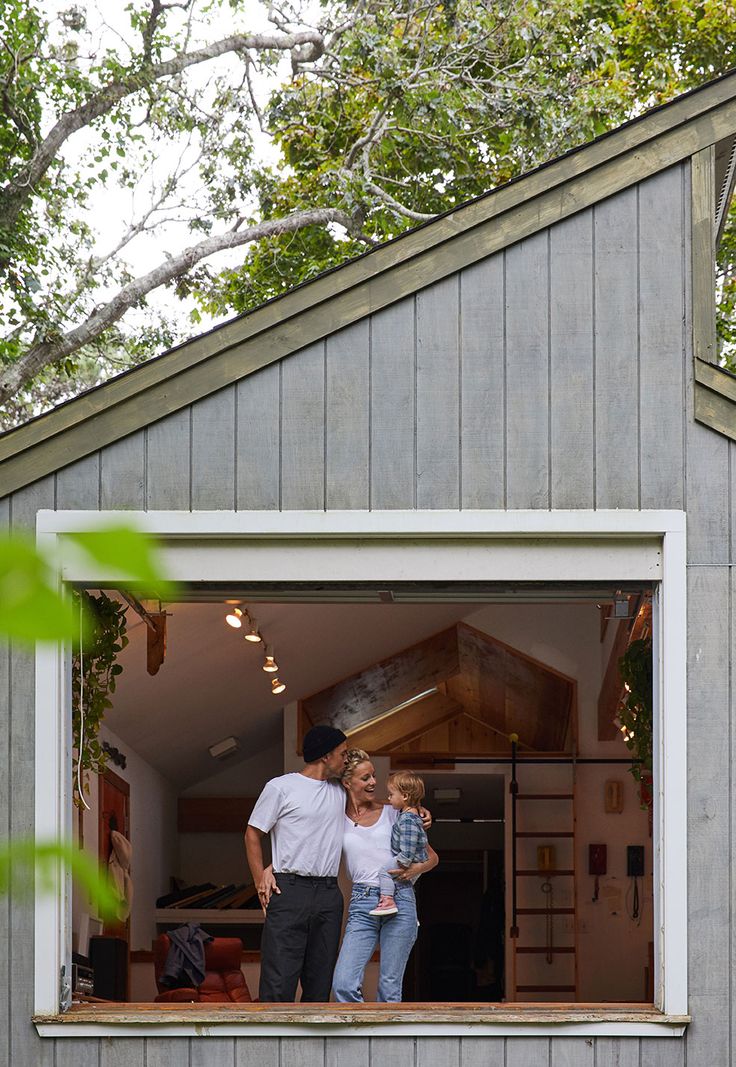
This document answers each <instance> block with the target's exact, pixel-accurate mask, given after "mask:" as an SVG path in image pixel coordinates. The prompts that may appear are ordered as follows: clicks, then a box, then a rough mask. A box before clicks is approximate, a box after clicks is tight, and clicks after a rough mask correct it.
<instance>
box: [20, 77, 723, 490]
mask: <svg viewBox="0 0 736 1067" xmlns="http://www.w3.org/2000/svg"><path fill="white" fill-rule="evenodd" d="M735 135H736V72H732V73H730V74H727V75H724V76H723V77H721V78H719V79H717V80H716V81H713V82H710V83H708V84H707V85H705V86H703V87H702V88H700V89H696V90H693V91H692V92H689V93H686V94H685V95H683V96H680V97H678V98H677V99H675V100H673V101H672V102H671V103H669V104H665V105H662V106H661V107H658V108H656V109H654V110H652V111H649V112H647V113H646V114H645V115H643V116H641V117H640V118H638V119H634V120H633V121H631V122H629V123H627V124H625V125H624V126H621V127H619V128H618V129H617V130H614V131H612V132H611V133H608V134H605V135H604V136H602V137H599V138H598V139H596V140H595V141H592V142H590V143H589V144H586V145H583V146H582V147H580V148H577V149H574V150H573V151H571V152H568V153H567V154H566V155H564V156H562V157H560V158H559V159H556V160H554V161H552V162H550V163H547V164H545V165H543V166H541V167H539V168H537V169H536V170H533V171H531V172H530V173H528V174H526V175H523V176H521V177H519V178H516V179H514V180H513V181H511V182H509V183H507V184H506V185H503V186H501V187H500V188H498V189H495V190H493V191H492V192H490V193H487V194H485V195H483V196H481V197H478V198H477V199H475V200H472V201H469V202H468V203H465V204H462V205H461V206H459V207H457V208H454V209H453V210H452V211H449V212H447V213H446V214H444V215H441V216H439V217H438V218H437V219H435V220H432V221H431V222H429V223H425V224H424V225H422V226H420V227H417V228H416V229H414V230H410V231H409V232H407V233H405V234H403V235H402V236H401V237H398V238H396V239H395V240H393V241H390V242H388V243H387V244H385V245H381V246H380V247H378V248H376V249H374V250H372V251H371V252H369V253H366V254H365V255H362V256H360V257H358V258H357V259H354V260H351V261H350V262H348V263H346V264H344V265H343V266H341V267H338V268H336V269H335V270H333V271H330V272H328V273H327V274H324V275H321V276H320V277H318V278H316V279H314V280H313V281H311V282H308V283H305V284H304V285H301V286H299V287H298V288H296V289H294V290H292V291H291V292H289V293H286V294H285V295H284V296H281V297H278V298H277V299H275V300H272V301H270V302H269V303H267V304H264V305H263V306H261V307H259V308H257V309H255V310H254V311H252V312H249V313H247V314H245V315H241V316H239V317H238V318H235V319H232V320H230V321H229V322H227V323H225V324H223V325H222V326H219V327H217V328H215V329H214V330H211V331H210V332H208V333H206V334H203V335H201V336H199V337H195V338H193V339H192V340H189V341H187V342H185V343H184V344H182V345H179V346H178V347H177V348H174V349H172V350H171V351H169V352H166V353H164V354H163V355H161V356H158V357H156V358H154V359H151V360H149V361H148V362H147V363H145V364H143V365H142V366H140V367H136V368H135V369H133V370H131V371H127V372H125V373H124V374H121V375H119V376H118V377H116V378H113V379H112V380H111V381H109V382H107V383H105V384H104V385H101V386H98V387H97V388H95V389H91V390H89V391H88V392H86V393H83V394H82V395H80V396H79V397H76V398H75V399H74V400H71V401H68V402H67V403H66V404H62V405H61V406H59V407H57V408H55V409H54V410H52V411H50V412H48V413H47V414H45V415H42V416H39V417H38V418H36V419H33V420H32V421H31V422H29V423H26V424H25V425H23V426H20V427H18V428H17V429H14V430H11V431H9V432H8V433H6V434H4V435H2V437H0V464H2V467H1V468H0V497H1V496H4V495H6V494H7V493H9V492H12V491H14V490H15V489H18V488H20V487H21V486H23V485H27V484H29V483H31V482H33V481H35V480H36V479H38V478H41V477H43V476H44V475H46V474H48V473H50V472H52V471H55V470H57V469H59V468H60V467H61V466H65V465H67V464H69V463H72V462H74V461H75V460H77V459H80V458H82V457H83V456H85V455H89V454H90V453H91V452H94V451H96V450H97V449H99V448H101V447H103V446H105V445H108V444H111V443H112V442H113V441H116V440H119V439H120V438H122V437H125V436H126V435H127V434H130V433H133V432H134V431H136V430H139V429H141V428H142V427H144V426H146V425H149V424H150V423H152V422H155V421H156V420H158V419H161V418H163V417H164V416H165V415H168V414H171V413H172V412H174V411H177V410H179V409H181V408H183V407H186V406H187V405H189V404H191V403H193V402H195V401H197V400H199V399H201V398H202V397H204V396H207V395H209V394H210V393H214V392H216V391H217V390H218V389H222V388H223V387H225V386H227V385H230V384H232V383H233V382H236V381H238V380H240V379H242V378H244V377H246V376H247V375H249V374H252V373H253V372H254V371H256V370H259V369H260V368H261V367H265V366H267V365H268V364H270V363H273V362H274V361H276V360H279V359H282V358H283V357H284V356H287V355H290V354H291V353H292V352H295V351H297V350H298V349H300V348H304V347H305V346H307V345H309V344H311V343H312V342H314V341H317V340H319V339H321V338H323V337H325V336H327V335H329V334H331V333H334V332H335V331H337V330H339V329H342V328H344V327H346V326H348V325H350V324H351V323H353V322H355V321H356V320H358V319H361V318H363V317H365V316H366V315H368V314H370V313H372V312H375V311H377V310H380V309H381V308H384V307H387V306H388V305H389V304H392V303H394V302H395V301H397V300H400V299H402V298H403V297H406V296H410V295H411V294H413V293H415V292H417V291H418V290H420V289H422V288H424V287H425V286H427V285H430V284H432V283H433V282H436V281H438V280H440V279H441V278H444V277H447V276H448V275H450V274H453V273H455V272H456V271H458V270H460V269H462V268H463V267H466V266H468V265H469V264H472V263H474V262H477V261H478V260H480V259H483V258H485V257H486V256H488V255H490V254H492V253H493V252H497V251H499V250H500V249H502V248H505V247H507V246H508V245H511V244H513V243H515V242H517V241H520V240H522V239H523V238H526V237H529V236H530V235H531V234H533V233H535V232H537V231H539V230H542V229H544V228H546V227H548V226H550V225H551V224H553V223H555V222H558V221H560V220H561V219H563V218H566V217H567V216H569V215H572V214H574V213H575V212H578V211H581V210H582V209H584V208H587V207H589V206H590V205H592V204H594V203H597V202H598V201H600V200H603V199H605V198H606V197H609V196H611V195H613V194H614V193H616V192H618V191H620V190H621V189H624V188H626V187H627V186H630V185H632V184H634V183H636V182H638V181H641V180H642V179H644V178H646V177H648V176H650V175H652V174H655V173H657V172H658V171H661V170H664V169H665V168H666V167H669V166H671V165H672V164H674V163H677V162H679V161H681V160H683V159H685V158H687V157H689V156H691V155H692V154H693V153H695V152H698V151H699V150H701V149H703V148H706V147H707V146H709V145H716V146H718V148H717V151H716V163H715V167H716V182H717V183H718V189H719V193H720V192H721V190H722V188H723V183H724V181H726V182H729V181H730V180H731V179H732V177H733V174H732V173H731V171H733V168H731V170H729V162H730V159H731V153H732V149H733V142H734V136H735ZM713 192H714V198H715V189H714V191H713ZM715 214H716V203H715V199H714V203H713V217H715ZM707 374H708V383H707V384H702V383H701V386H702V388H703V389H707V390H708V393H709V396H710V394H713V395H715V396H716V397H717V404H718V405H719V410H720V411H721V415H720V416H719V419H720V422H721V423H722V424H723V425H714V428H715V429H718V430H719V431H720V432H725V433H727V434H728V436H733V437H734V439H736V425H734V424H736V418H734V419H731V418H730V413H731V404H732V403H733V402H734V386H735V385H736V379H735V378H733V376H731V375H727V374H726V372H721V371H720V368H717V367H714V366H712V365H709V369H708V371H707ZM721 375H723V376H724V382H725V385H724V389H723V390H721V389H720V387H719V386H720V383H721V377H720V376H721ZM723 404H726V405H727V407H726V408H725V415H726V418H725V423H724V420H723V412H724V409H723ZM705 406H706V407H707V405H705ZM702 408H703V405H701V409H702ZM699 417H700V416H699ZM703 421H707V419H704V420H703ZM724 425H725V429H724ZM732 426H733V429H729V427H732Z"/></svg>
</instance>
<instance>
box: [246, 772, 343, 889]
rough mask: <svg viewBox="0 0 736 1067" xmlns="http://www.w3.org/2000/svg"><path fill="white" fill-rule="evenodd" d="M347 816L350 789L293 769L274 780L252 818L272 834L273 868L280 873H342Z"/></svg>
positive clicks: (259, 828) (254, 823) (264, 830)
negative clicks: (339, 871)
mask: <svg viewBox="0 0 736 1067" xmlns="http://www.w3.org/2000/svg"><path fill="white" fill-rule="evenodd" d="M344 820H345V790H344V789H343V787H342V786H341V785H340V783H339V782H336V781H319V780H317V779H316V778H308V777H307V776H306V775H305V774H300V773H299V772H298V771H292V772H291V773H290V774H282V775H281V777H280V778H272V779H271V781H270V782H267V783H266V785H265V787H264V790H263V792H262V793H261V795H260V796H259V798H258V800H257V801H256V804H255V807H254V808H253V811H252V812H251V816H250V818H249V819H248V822H249V824H250V825H251V826H255V827H256V829H258V830H263V832H264V833H270V834H271V857H272V861H273V869H274V871H276V872H277V873H280V874H304V875H312V876H319V877H322V876H325V875H331V876H332V877H333V878H334V877H337V872H338V869H339V866H340V853H341V851H342V835H343V822H344Z"/></svg>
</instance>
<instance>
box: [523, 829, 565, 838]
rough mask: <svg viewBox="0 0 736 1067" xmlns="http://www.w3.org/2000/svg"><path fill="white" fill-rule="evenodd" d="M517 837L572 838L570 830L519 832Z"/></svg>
mask: <svg viewBox="0 0 736 1067" xmlns="http://www.w3.org/2000/svg"><path fill="white" fill-rule="evenodd" d="M516 836H517V837H574V836H575V834H574V833H573V832H572V830H521V831H519V832H518V833H517V835H516Z"/></svg>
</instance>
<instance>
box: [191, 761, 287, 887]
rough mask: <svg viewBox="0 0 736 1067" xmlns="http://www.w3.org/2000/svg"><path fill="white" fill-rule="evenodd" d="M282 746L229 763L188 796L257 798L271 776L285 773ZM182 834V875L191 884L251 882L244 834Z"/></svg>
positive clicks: (197, 785)
mask: <svg viewBox="0 0 736 1067" xmlns="http://www.w3.org/2000/svg"><path fill="white" fill-rule="evenodd" d="M282 761H283V753H282V746H281V745H280V744H277V745H275V746H273V747H272V748H269V749H266V750H265V751H264V752H260V753H258V755H257V756H253V757H251V758H250V759H245V760H241V761H240V762H239V763H234V764H230V765H226V766H224V767H222V768H221V769H218V770H217V771H216V772H215V773H214V774H212V775H211V776H210V777H209V778H204V779H203V780H202V781H201V782H197V783H196V784H195V785H192V786H190V787H189V788H188V789H186V790H184V792H183V793H182V794H181V796H184V797H228V796H237V797H254V796H258V794H259V793H260V791H261V790H262V789H263V787H264V785H265V784H266V782H267V781H268V780H269V779H270V778H275V777H276V775H279V774H282V773H283V770H282V767H283V762H282ZM244 832H245V826H244V827H243V830H242V832H240V833H235V834H202V833H198V834H189V833H186V834H179V835H178V855H179V871H180V875H181V877H182V878H183V879H184V880H185V881H186V882H187V883H189V884H190V885H197V884H199V883H200V882H214V883H215V885H229V884H230V883H231V882H234V883H235V884H236V885H237V884H239V883H241V882H250V873H249V871H248V865H247V863H246V861H245V850H244V847H243V833H244Z"/></svg>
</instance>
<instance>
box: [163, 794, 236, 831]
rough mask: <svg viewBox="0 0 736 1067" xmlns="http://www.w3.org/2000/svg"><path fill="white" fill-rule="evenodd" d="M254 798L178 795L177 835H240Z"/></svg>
mask: <svg viewBox="0 0 736 1067" xmlns="http://www.w3.org/2000/svg"><path fill="white" fill-rule="evenodd" d="M255 802H256V797H179V799H178V800H177V829H178V830H179V833H180V834H240V833H243V832H244V831H245V828H246V826H247V825H248V817H249V815H250V813H251V812H252V811H253V805H254V804H255Z"/></svg>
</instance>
